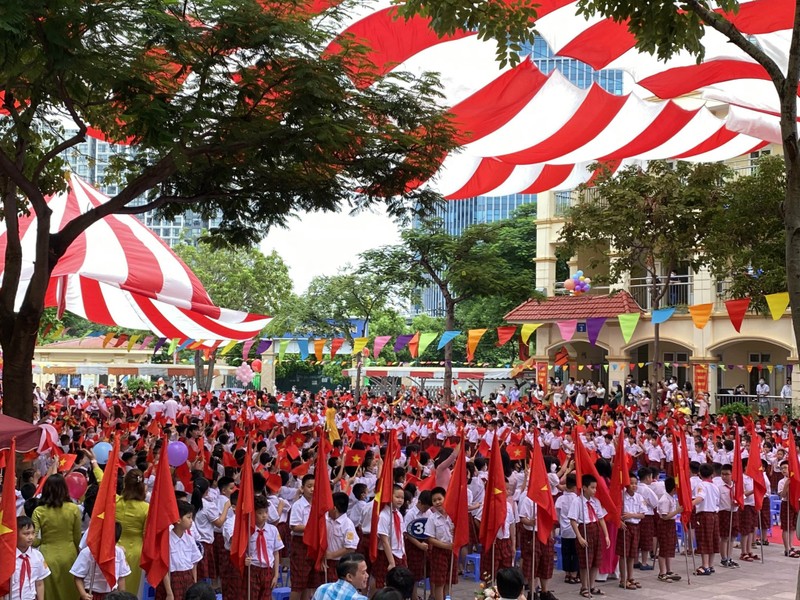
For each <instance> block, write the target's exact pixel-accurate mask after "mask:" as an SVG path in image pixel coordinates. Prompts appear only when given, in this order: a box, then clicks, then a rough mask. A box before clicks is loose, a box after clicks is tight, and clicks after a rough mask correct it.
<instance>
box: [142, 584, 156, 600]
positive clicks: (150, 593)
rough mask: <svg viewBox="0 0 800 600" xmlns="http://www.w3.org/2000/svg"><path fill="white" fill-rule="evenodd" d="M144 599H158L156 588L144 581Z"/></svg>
mask: <svg viewBox="0 0 800 600" xmlns="http://www.w3.org/2000/svg"><path fill="white" fill-rule="evenodd" d="M143 592H144V594H143V596H142V597H143V598H144V599H145V600H147V599H148V598H155V597H156V588H154V587H152V586H151V585H150V584H149V583H147V580H146V579H145V580H144V590H143Z"/></svg>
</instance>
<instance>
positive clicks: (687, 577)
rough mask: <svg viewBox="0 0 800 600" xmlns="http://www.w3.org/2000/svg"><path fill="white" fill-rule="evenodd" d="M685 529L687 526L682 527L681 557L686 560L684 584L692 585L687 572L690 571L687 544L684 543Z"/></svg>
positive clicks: (686, 529)
mask: <svg viewBox="0 0 800 600" xmlns="http://www.w3.org/2000/svg"><path fill="white" fill-rule="evenodd" d="M687 531H688V528H687V527H684V528H683V558H684V559H685V560H686V585H692V579H691V575H690V574H689V573H690V571H689V555H688V554H687V552H689V546H688V545H687V544H686V534H687ZM690 541H691V540H690Z"/></svg>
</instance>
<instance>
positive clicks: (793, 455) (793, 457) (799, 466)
mask: <svg viewBox="0 0 800 600" xmlns="http://www.w3.org/2000/svg"><path fill="white" fill-rule="evenodd" d="M788 454H789V456H788V461H789V496H788V498H789V502H790V503H791V506H792V509H793V510H794V511H795V512H797V510H798V508H800V506H798V505H800V463H798V460H797V446H796V445H795V443H794V435H793V432H792V433H791V434H790V435H789V450H788Z"/></svg>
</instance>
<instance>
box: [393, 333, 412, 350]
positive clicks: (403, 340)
mask: <svg viewBox="0 0 800 600" xmlns="http://www.w3.org/2000/svg"><path fill="white" fill-rule="evenodd" d="M413 338H414V334H413V333H404V334H402V335H398V336H397V340H395V342H394V351H395V352H400V350H402V349H403V348H405V347H406V346H408V343H409V342H410V341H411V340H412V339H413Z"/></svg>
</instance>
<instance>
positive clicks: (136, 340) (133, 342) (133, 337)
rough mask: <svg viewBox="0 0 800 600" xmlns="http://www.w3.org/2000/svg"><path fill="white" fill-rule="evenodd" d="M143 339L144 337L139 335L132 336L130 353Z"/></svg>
mask: <svg viewBox="0 0 800 600" xmlns="http://www.w3.org/2000/svg"><path fill="white" fill-rule="evenodd" d="M141 337H142V336H141V335H139V334H138V333H137V334H136V335H132V336H131V338H130V339H129V340H128V352H130V351H131V350H133V347H134V346H135V345H136V342H138V341H139V339H140V338H141Z"/></svg>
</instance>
